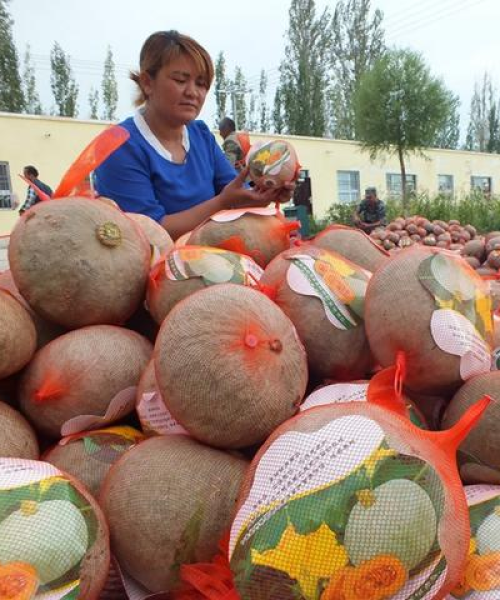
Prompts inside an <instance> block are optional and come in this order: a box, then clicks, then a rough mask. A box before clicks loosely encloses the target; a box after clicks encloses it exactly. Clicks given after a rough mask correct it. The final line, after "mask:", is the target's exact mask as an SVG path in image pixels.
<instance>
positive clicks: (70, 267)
mask: <svg viewBox="0 0 500 600" xmlns="http://www.w3.org/2000/svg"><path fill="white" fill-rule="evenodd" d="M150 257H151V252H150V247H149V244H148V242H147V240H146V238H145V237H144V235H143V233H142V231H141V230H140V229H139V227H138V225H137V224H136V223H134V222H133V221H132V220H131V219H129V218H128V217H127V216H126V215H125V214H123V213H122V212H121V211H120V210H118V209H116V208H113V207H112V206H108V205H107V204H105V203H104V202H100V201H98V200H90V199H88V198H77V197H72V198H58V199H57V200H49V201H46V202H39V203H38V204H36V205H35V206H33V207H32V208H31V209H30V210H29V211H27V212H26V213H25V214H24V215H23V217H22V218H21V219H19V221H18V222H17V224H16V226H15V228H14V230H13V231H12V234H11V239H10V245H9V262H10V268H11V270H12V274H13V276H14V280H15V282H16V285H17V287H18V289H19V291H20V292H21V294H22V295H23V297H24V298H26V300H27V301H28V303H29V304H30V306H32V307H33V309H34V310H35V311H36V312H37V313H39V314H40V315H41V316H42V317H44V318H46V319H48V320H49V321H53V322H55V323H58V324H60V325H63V326H64V327H67V328H76V327H82V326H84V325H93V324H101V323H109V324H121V323H123V322H125V321H126V319H127V318H128V317H129V316H130V315H131V314H132V313H133V312H134V310H135V309H136V308H137V306H138V305H139V303H140V301H141V299H142V297H143V294H144V291H145V287H146V280H147V275H148V271H149V265H150Z"/></svg>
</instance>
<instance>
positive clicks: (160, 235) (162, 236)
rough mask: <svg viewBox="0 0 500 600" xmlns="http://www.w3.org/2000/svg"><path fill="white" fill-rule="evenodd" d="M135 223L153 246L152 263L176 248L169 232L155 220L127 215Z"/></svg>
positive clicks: (144, 216) (137, 214)
mask: <svg viewBox="0 0 500 600" xmlns="http://www.w3.org/2000/svg"><path fill="white" fill-rule="evenodd" d="M127 216H128V217H129V218H130V219H132V221H135V222H136V223H137V224H138V225H139V227H140V228H141V230H142V232H143V233H144V235H145V236H146V238H147V240H148V242H149V245H150V246H151V262H152V263H153V264H154V263H155V262H156V261H157V260H158V259H159V257H160V256H162V255H164V254H166V253H167V252H168V251H169V250H171V249H172V248H173V246H174V242H173V240H172V238H171V237H170V235H169V234H168V232H167V230H166V229H165V228H164V227H162V226H161V225H160V224H159V223H157V222H156V221H155V220H153V219H151V218H150V217H148V216H146V215H141V214H139V213H127Z"/></svg>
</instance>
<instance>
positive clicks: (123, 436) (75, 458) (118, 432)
mask: <svg viewBox="0 0 500 600" xmlns="http://www.w3.org/2000/svg"><path fill="white" fill-rule="evenodd" d="M143 439H144V436H143V435H142V434H141V432H140V431H137V430H136V429H134V428H133V427H124V426H122V427H108V428H106V429H96V430H95V431H85V432H82V433H76V434H75V435H71V436H68V437H65V438H63V439H62V440H61V441H60V442H59V443H58V444H57V446H54V447H53V448H51V449H50V450H48V451H47V452H46V453H45V454H44V456H43V459H44V460H45V461H46V462H48V463H50V464H52V465H54V466H55V467H57V468H58V469H61V470H62V471H64V472H66V473H69V474H70V475H72V476H73V477H75V478H76V479H78V481H81V483H83V484H84V485H85V487H86V488H87V489H88V490H89V492H90V493H91V494H92V495H93V496H97V495H98V493H99V489H100V487H101V484H102V482H103V481H104V478H105V477H106V475H107V473H108V471H109V469H110V468H111V465H112V464H113V463H115V462H116V461H117V460H118V459H119V458H120V457H121V456H122V454H123V453H124V452H127V451H128V450H130V448H133V447H134V446H135V445H136V444H137V443H138V442H140V441H141V440H143Z"/></svg>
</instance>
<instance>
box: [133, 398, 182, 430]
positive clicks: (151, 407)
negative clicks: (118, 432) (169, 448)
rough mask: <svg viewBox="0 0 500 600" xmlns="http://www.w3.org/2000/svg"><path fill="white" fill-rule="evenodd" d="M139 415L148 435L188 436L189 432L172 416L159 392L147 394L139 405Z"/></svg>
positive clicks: (143, 428)
mask: <svg viewBox="0 0 500 600" xmlns="http://www.w3.org/2000/svg"><path fill="white" fill-rule="evenodd" d="M137 414H138V415H139V420H140V422H141V427H142V430H143V431H144V433H145V434H146V435H170V434H178V433H182V434H186V435H189V434H188V432H187V431H186V430H185V429H184V427H182V425H180V424H179V423H178V422H177V421H176V420H175V419H174V418H173V417H172V415H171V414H170V411H169V410H168V408H167V407H166V406H165V402H163V400H162V398H161V396H160V394H159V392H147V393H145V394H143V395H142V397H141V399H140V400H139V402H138V404H137Z"/></svg>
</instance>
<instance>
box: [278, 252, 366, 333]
mask: <svg viewBox="0 0 500 600" xmlns="http://www.w3.org/2000/svg"><path fill="white" fill-rule="evenodd" d="M308 252H309V253H310V254H292V255H290V256H288V257H287V258H288V259H289V260H290V262H291V264H290V267H289V269H288V271H287V283H288V285H289V286H290V288H291V289H292V290H293V291H294V292H296V293H297V294H302V295H304V296H315V297H316V298H319V299H320V300H321V302H322V304H323V308H324V309H325V314H326V316H327V318H328V320H329V321H330V323H332V325H334V326H335V327H336V328H337V329H343V330H347V329H352V328H354V327H356V326H357V325H359V324H360V323H361V322H362V321H363V318H364V311H365V294H366V288H367V285H368V282H369V280H370V277H371V274H370V273H369V272H368V271H365V270H364V269H361V268H360V267H357V266H355V265H353V264H352V263H350V262H349V261H346V260H344V259H343V258H341V257H339V256H337V255H334V254H332V253H330V252H328V251H325V250H320V249H317V250H314V251H312V250H311V249H309V250H308Z"/></svg>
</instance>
